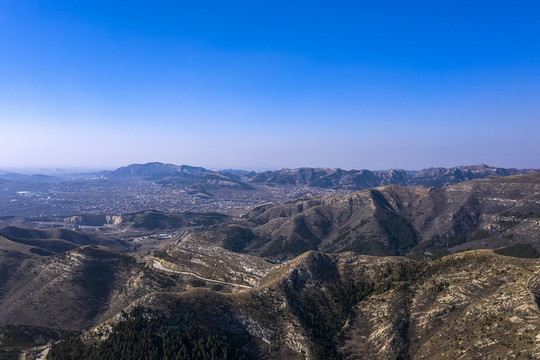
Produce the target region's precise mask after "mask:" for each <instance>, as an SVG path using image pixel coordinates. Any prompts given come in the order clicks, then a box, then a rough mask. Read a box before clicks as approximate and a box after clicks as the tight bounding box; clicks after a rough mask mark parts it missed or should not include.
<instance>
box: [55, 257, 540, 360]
mask: <svg viewBox="0 0 540 360" xmlns="http://www.w3.org/2000/svg"><path fill="white" fill-rule="evenodd" d="M539 284H540V261H539V260H536V259H518V258H511V257H505V256H500V255H496V254H494V253H493V252H491V251H489V250H482V251H472V252H466V253H460V254H454V255H451V256H447V257H444V258H442V259H440V260H437V261H434V262H432V263H421V262H417V261H414V260H410V259H406V258H400V257H371V256H362V255H356V254H354V253H343V254H339V255H325V254H322V253H316V252H308V253H305V254H303V255H302V256H300V257H298V258H296V259H294V260H292V261H290V262H289V263H287V264H285V265H281V266H279V267H278V268H275V269H274V270H273V271H271V272H269V273H268V274H267V275H266V276H264V277H263V278H262V279H261V282H260V284H259V285H258V286H256V287H255V288H253V289H250V290H244V291H240V292H236V293H233V294H221V293H219V292H215V291H212V290H207V289H206V290H205V289H199V290H193V291H188V292H184V293H165V292H157V293H152V294H150V295H148V296H145V297H143V298H141V299H140V300H138V301H136V302H135V303H133V304H132V305H130V306H129V307H128V308H127V309H126V310H125V312H123V313H122V314H119V315H118V316H115V317H113V318H111V319H110V320H108V321H106V322H104V323H103V324H101V325H100V326H98V327H96V328H94V329H92V330H90V331H89V332H87V333H85V334H84V336H82V337H79V338H78V339H74V340H70V341H68V342H64V343H63V344H61V345H59V346H58V347H57V348H56V349H53V351H52V352H51V355H52V356H51V357H50V358H51V359H55V358H57V357H58V356H61V355H62V354H64V355H65V354H66V351H69V349H70V347H75V346H78V345H77V344H80V342H81V341H82V343H84V344H86V345H85V346H84V348H85V349H86V350H85V351H88V353H87V354H92V351H95V352H94V353H93V356H96V355H97V354H107V353H108V351H109V352H110V351H112V349H115V348H118V349H121V348H122V346H128V344H129V341H130V340H129V338H127V337H123V338H122V337H118V336H113V335H114V334H115V331H116V329H119V326H121V325H122V323H124V322H126V321H133V318H134V317H135V318H138V319H139V322H138V324H139V328H145V325H144V323H145V321H154V325H152V326H157V327H155V329H156V332H155V334H156V335H155V336H157V338H159V337H160V336H165V334H166V333H167V334H170V332H171V331H173V332H174V331H184V330H182V329H188V328H190V329H192V330H191V331H192V333H197V332H198V333H200V334H203V333H204V334H206V335H205V336H210V334H214V335H215V336H222V337H223V338H227V339H230V343H231V344H232V345H234V346H236V347H238V348H241V350H242V352H243V353H244V354H246V356H247V357H248V358H252V359H277V358H287V359H360V358H373V359H375V358H376V359H434V358H437V359H457V358H462V359H478V358H489V359H496V358H500V359H510V358H520V359H527V358H538V357H539V356H540V350H539V349H540V337H538V336H537V334H538V330H539V329H540V310H539V308H538V299H539V298H540V285H539ZM130 314H131V315H130ZM144 319H146V320H144ZM151 319H154V320H151ZM173 319H174V320H173ZM156 321H157V323H156ZM141 324H142V325H141ZM157 329H161V330H157ZM167 329H169V330H167ZM160 334H161V335H160ZM141 335H142V333H141ZM134 336H137V330H134ZM167 336H168V335H167ZM141 338H142V337H141ZM92 344H94V345H92ZM96 344H102V345H101V346H99V347H95V346H96ZM167 346H168V345H166V344H165V343H160V348H159V349H155V351H156V354H158V353H159V351H162V352H163V351H166V350H167ZM55 356H57V357H55ZM89 356H90V355H89ZM67 358H69V357H67Z"/></svg>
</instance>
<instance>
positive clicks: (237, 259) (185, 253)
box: [160, 234, 276, 286]
mask: <svg viewBox="0 0 540 360" xmlns="http://www.w3.org/2000/svg"><path fill="white" fill-rule="evenodd" d="M160 257H161V258H162V259H163V260H166V261H167V262H168V265H169V266H170V267H171V268H172V269H173V270H177V271H187V272H194V273H196V274H197V275H199V276H201V277H204V278H210V279H214V280H221V281H225V282H231V283H235V284H242V285H247V286H255V285H257V284H258V283H259V282H260V280H261V278H262V277H263V276H265V275H266V274H268V273H269V272H270V271H271V270H272V269H273V268H275V267H276V265H273V264H270V263H269V262H267V261H265V260H263V259H261V258H260V257H256V256H250V255H242V254H237V253H234V252H231V251H228V250H225V249H223V248H222V247H219V246H217V245H215V244H212V243H208V242H205V241H203V240H201V239H200V238H199V237H197V236H196V235H194V234H189V235H187V236H185V237H184V238H183V239H182V241H181V242H180V244H178V245H176V246H173V247H172V248H170V249H168V250H167V251H166V253H165V254H163V255H161V256H160Z"/></svg>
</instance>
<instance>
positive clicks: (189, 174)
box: [107, 162, 210, 180]
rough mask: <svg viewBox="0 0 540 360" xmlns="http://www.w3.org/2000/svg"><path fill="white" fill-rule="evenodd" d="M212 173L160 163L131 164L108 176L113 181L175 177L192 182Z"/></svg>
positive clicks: (192, 167)
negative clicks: (204, 174) (196, 178)
mask: <svg viewBox="0 0 540 360" xmlns="http://www.w3.org/2000/svg"><path fill="white" fill-rule="evenodd" d="M207 172H210V171H209V170H206V169H204V168H202V167H194V166H187V165H181V166H179V165H173V164H163V163H159V162H153V163H147V164H131V165H128V166H125V167H121V168H118V169H116V170H114V171H112V172H110V173H109V174H108V175H107V176H108V177H109V178H113V179H129V178H142V179H145V180H159V179H163V178H165V177H169V176H173V177H178V178H182V179H185V180H191V179H193V178H195V177H196V176H199V175H201V174H203V173H207Z"/></svg>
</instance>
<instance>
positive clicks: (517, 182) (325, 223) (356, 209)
mask: <svg viewBox="0 0 540 360" xmlns="http://www.w3.org/2000/svg"><path fill="white" fill-rule="evenodd" d="M539 232H540V173H532V174H528V175H521V176H510V177H501V178H486V179H479V180H474V181H469V182H463V183H459V184H455V185H450V186H446V187H443V188H404V187H400V186H397V185H390V186H385V187H379V188H374V189H368V190H363V191H360V192H356V193H353V194H339V195H328V196H323V197H316V196H312V197H309V196H308V197H303V198H301V199H299V200H297V201H293V202H289V203H285V204H265V205H261V206H259V207H256V208H255V209H253V210H252V211H250V212H249V213H247V214H246V215H245V216H244V217H243V219H242V220H241V221H238V222H237V223H236V225H234V226H233V225H227V226H225V227H221V228H218V229H214V230H212V231H210V232H208V233H205V234H200V235H198V236H200V238H201V239H203V240H206V241H213V242H216V243H218V244H220V245H222V246H223V247H225V248H227V249H229V250H233V251H238V252H245V253H251V254H256V255H262V256H267V257H271V258H274V259H279V258H291V257H294V256H296V255H299V254H301V253H303V252H305V251H308V250H322V251H325V252H341V251H355V252H358V253H363V254H371V255H405V254H409V253H411V252H412V253H417V254H420V255H421V254H423V253H427V254H432V253H433V252H434V251H439V250H443V249H448V250H450V251H457V250H464V249H479V248H497V247H501V246H506V245H512V244H516V243H529V244H532V245H533V246H536V247H538V248H540V242H539V241H540V238H539V237H538V235H539Z"/></svg>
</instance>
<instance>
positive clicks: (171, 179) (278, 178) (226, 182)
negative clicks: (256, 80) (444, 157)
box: [0, 162, 537, 192]
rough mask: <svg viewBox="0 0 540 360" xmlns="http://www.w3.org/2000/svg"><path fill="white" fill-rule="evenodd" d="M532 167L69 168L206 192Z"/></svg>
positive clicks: (406, 180) (411, 182) (478, 175)
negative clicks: (420, 168)
mask: <svg viewBox="0 0 540 360" xmlns="http://www.w3.org/2000/svg"><path fill="white" fill-rule="evenodd" d="M535 171H537V170H535V169H514V168H509V169H506V168H497V167H492V166H488V165H484V164H482V165H468V166H458V167H453V168H442V167H437V168H428V169H423V170H420V171H406V170H395V169H391V170H382V171H372V170H366V169H363V170H342V169H330V168H308V167H303V168H297V169H282V170H276V171H265V172H261V173H257V172H254V171H251V172H250V171H245V170H234V169H227V170H223V171H213V170H208V169H205V168H203V167H196V166H188V165H174V164H163V163H159V162H152V163H147V164H131V165H128V166H125V167H121V168H118V169H116V170H114V171H103V172H98V173H91V174H84V173H81V174H76V175H74V174H71V177H72V178H73V177H75V178H81V177H84V176H85V175H86V176H88V175H92V176H101V177H103V178H105V179H108V180H109V181H152V182H156V183H158V184H160V185H166V186H175V185H192V186H195V187H194V190H200V191H202V192H204V191H205V190H208V189H215V188H230V189H242V190H251V189H253V186H254V185H267V186H277V185H285V186H287V185H293V186H310V187H318V188H325V189H335V190H348V191H350V190H353V191H354V190H363V189H369V188H372V187H377V186H383V185H391V184H395V185H401V186H407V187H442V186H445V185H450V184H456V183H459V182H463V181H468V180H475V179H482V178H485V177H501V176H510V175H522V174H528V173H531V172H535ZM0 180H7V181H18V182H41V183H43V182H56V181H61V180H65V178H64V179H63V178H61V177H57V176H49V175H41V174H36V175H23V174H17V173H6V174H0Z"/></svg>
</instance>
